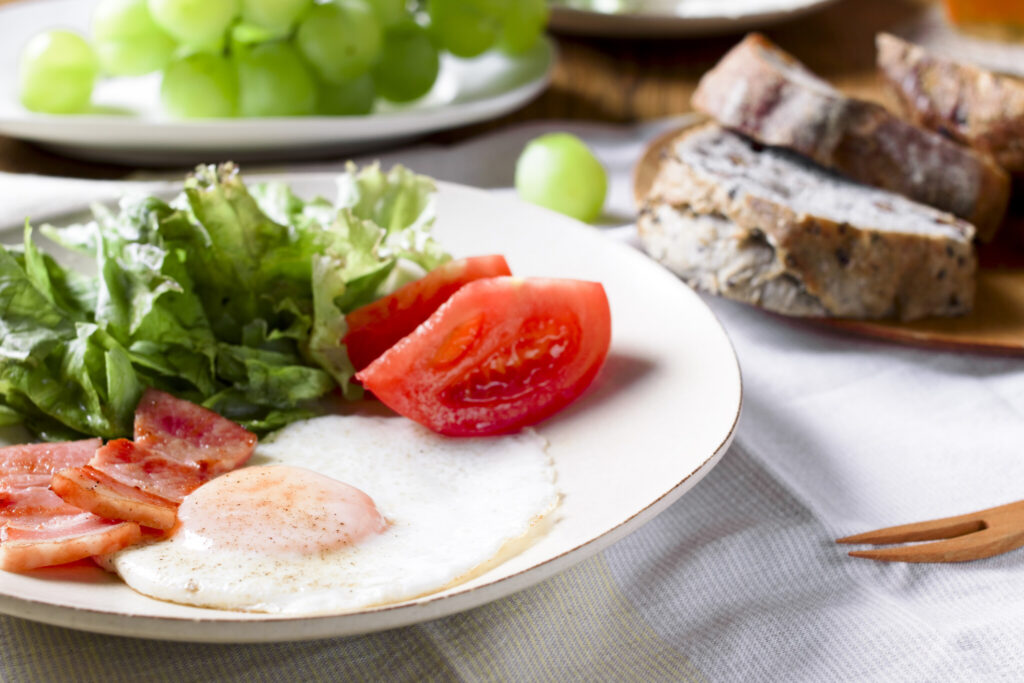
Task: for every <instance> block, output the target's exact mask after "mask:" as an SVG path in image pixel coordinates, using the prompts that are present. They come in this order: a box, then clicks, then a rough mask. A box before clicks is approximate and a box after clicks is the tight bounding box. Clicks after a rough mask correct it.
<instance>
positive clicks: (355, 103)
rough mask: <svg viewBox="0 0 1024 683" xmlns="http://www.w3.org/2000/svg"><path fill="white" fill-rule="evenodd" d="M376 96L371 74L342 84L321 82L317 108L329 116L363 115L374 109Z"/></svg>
mask: <svg viewBox="0 0 1024 683" xmlns="http://www.w3.org/2000/svg"><path fill="white" fill-rule="evenodd" d="M376 96H377V92H376V88H375V87H374V85H373V77H372V76H371V75H370V74H363V75H362V76H360V77H359V78H357V79H355V80H353V81H349V82H348V83H343V84H341V85H335V84H334V83H323V82H321V83H320V84H319V99H318V100H317V106H316V110H317V113H319V114H326V115H328V116H363V115H365V114H369V113H370V112H371V111H373V100H374V99H375V98H376Z"/></svg>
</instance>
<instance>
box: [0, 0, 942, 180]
mask: <svg viewBox="0 0 1024 683" xmlns="http://www.w3.org/2000/svg"><path fill="white" fill-rule="evenodd" d="M13 1H18V2H31V1H32V0H0V4H3V3H6V2H13ZM926 4H927V2H926V0H840V2H838V3H837V4H834V5H831V6H829V7H827V8H825V9H823V10H821V11H818V12H816V13H814V14H811V15H809V16H807V17H804V18H801V19H798V20H795V21H793V22H790V23H788V24H783V25H780V26H776V27H773V28H769V29H767V30H766V31H765V33H767V34H768V35H769V36H770V37H771V38H772V39H773V40H775V41H776V42H778V43H779V44H780V45H782V46H783V47H784V48H785V49H787V50H789V51H791V52H792V53H793V54H794V55H796V56H797V57H798V58H799V59H801V60H802V61H804V62H805V63H806V64H807V65H808V66H810V67H811V68H812V69H813V70H815V71H817V72H818V73H819V74H820V75H822V76H823V77H825V78H827V79H828V80H830V81H832V82H833V83H835V84H836V85H838V86H839V87H840V88H842V89H844V90H846V91H848V92H851V93H854V94H857V95H860V96H862V97H875V96H876V93H877V84H876V79H875V70H874V36H875V34H876V33H877V32H878V31H880V30H884V29H886V28H888V27H892V26H896V25H899V24H901V23H904V22H907V21H910V20H911V19H912V18H913V17H914V16H916V15H917V14H918V13H919V12H921V11H923V9H924V6H925V5H926ZM736 40H737V36H724V37H716V38H705V39H694V38H687V39H672V40H653V41H652V40H646V41H639V40H628V41H615V40H597V39H583V38H575V37H572V38H570V37H558V43H559V48H560V59H559V63H558V65H557V67H556V69H555V73H554V80H553V83H552V85H551V88H550V89H549V90H547V91H546V92H545V93H544V94H543V95H541V96H540V97H539V98H538V99H537V100H536V101H534V102H533V103H531V104H529V105H527V106H526V107H525V108H523V109H521V110H520V111H517V112H515V113H513V114H510V115H509V116H506V117H504V118H502V119H499V120H497V121H491V122H488V123H485V124H480V125H475V126H469V127H467V128H462V129H459V130H456V131H448V132H445V133H442V134H438V135H435V136H434V139H437V140H440V141H442V142H445V141H454V140H459V139H463V138H465V137H468V136H471V135H473V134H476V133H479V132H481V131H483V130H488V129H491V128H495V127H498V126H502V125H506V124H508V123H510V122H516V121H525V120H533V119H590V120H600V121H612V122H623V123H626V122H631V121H638V120H646V119H655V118H660V117H665V116H670V115H675V114H680V113H683V112H685V111H687V110H689V108H690V107H689V100H690V95H691V93H692V92H693V90H694V88H695V87H696V85H697V80H698V79H699V78H700V76H701V74H703V73H704V72H705V71H706V70H707V69H708V68H710V67H711V66H712V65H713V64H714V63H715V62H716V61H717V60H718V59H719V58H720V57H721V56H722V55H723V54H724V53H725V52H726V51H727V50H728V49H729V48H730V47H731V46H732V45H733V44H734V43H735V42H736ZM132 170H133V169H132V168H126V167H123V166H111V165H104V164H95V163H88V162H82V161H75V160H71V159H67V158H64V157H60V156H58V155H55V154H52V153H49V152H45V151H43V150H41V149H39V148H37V147H34V146H32V145H29V144H26V143H23V142H18V141H16V140H12V139H10V138H6V137H3V136H0V171H14V172H21V173H42V174H50V175H68V176H81V177H90V178H116V177H120V176H124V175H126V174H127V173H130V172H131V171H132Z"/></svg>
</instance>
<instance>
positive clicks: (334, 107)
mask: <svg viewBox="0 0 1024 683" xmlns="http://www.w3.org/2000/svg"><path fill="white" fill-rule="evenodd" d="M547 16H548V10H547V3H546V0H421V1H417V0H100V1H99V3H98V5H97V6H96V9H95V11H94V13H93V17H92V36H91V41H90V40H87V39H86V38H85V37H83V36H80V35H78V34H76V33H73V32H70V31H63V30H55V31H47V32H45V33H41V34H39V35H37V36H35V37H34V38H32V40H31V41H29V43H28V45H26V47H25V49H24V51H23V53H22V56H21V65H20V86H21V101H22V104H23V105H24V106H25V107H26V108H27V109H30V110H32V111H37V112H44V113H51V114H70V113H79V112H84V111H88V109H89V107H90V100H91V97H92V91H93V87H94V85H95V83H96V81H97V79H98V78H101V77H117V76H138V75H142V74H148V73H151V72H154V71H160V72H161V74H162V83H161V88H160V95H161V100H162V102H163V105H164V108H165V109H166V111H167V112H168V113H169V114H170V115H172V116H175V117H179V118H199V117H227V116H300V115H305V114H327V115H360V114H367V113H369V112H370V111H371V110H372V109H373V105H374V102H375V101H376V99H377V98H378V97H380V98H383V99H386V100H389V101H391V102H409V101H412V100H416V99H418V98H420V97H423V96H424V95H425V94H427V92H429V91H430V89H431V88H432V87H433V85H434V82H435V81H436V80H437V74H438V70H439V68H440V52H442V51H447V52H450V53H451V54H453V55H455V56H457V57H463V58H470V57H476V56H478V55H480V54H483V53H484V52H487V51H488V50H492V49H497V50H501V51H503V52H506V53H508V54H513V55H515V54H521V53H524V52H526V51H528V50H530V49H531V48H532V47H533V46H534V45H535V44H536V42H537V41H538V39H539V38H540V36H541V33H542V32H543V30H544V26H545V24H546V22H547Z"/></svg>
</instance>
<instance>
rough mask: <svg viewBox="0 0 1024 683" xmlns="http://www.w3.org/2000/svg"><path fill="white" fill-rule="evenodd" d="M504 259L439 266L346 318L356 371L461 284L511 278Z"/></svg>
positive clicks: (347, 344)
mask: <svg viewBox="0 0 1024 683" xmlns="http://www.w3.org/2000/svg"><path fill="white" fill-rule="evenodd" d="M511 274H512V271H511V270H509V267H508V263H506V262H505V257H504V256H499V255H493V256H473V257H470V258H464V259H458V260H455V261H449V262H448V263H445V264H442V265H440V266H438V267H437V268H435V269H434V270H432V271H430V272H429V273H427V274H426V275H424V276H423V277H422V278H420V279H419V280H416V281H415V282H410V283H409V284H407V285H405V286H404V287H401V288H400V289H398V290H397V291H395V292H393V293H391V294H389V295H388V296H385V297H381V298H380V299H378V300H377V301H374V302H373V303H370V304H367V305H366V306H363V307H361V308H357V309H356V310H354V311H352V312H351V313H349V314H348V315H347V316H345V322H346V323H347V324H348V332H347V333H346V334H345V337H344V338H343V339H342V340H341V341H342V343H343V344H345V347H346V349H347V350H348V357H349V360H351V361H352V365H354V366H355V369H356V370H362V369H363V368H365V367H366V366H367V365H369V364H370V363H371V362H373V360H374V359H376V358H377V357H378V356H380V355H381V354H382V353H384V352H385V351H387V350H388V349H390V348H391V347H392V346H394V345H395V344H396V343H397V342H398V340H399V339H401V338H402V337H404V336H406V335H407V334H409V333H410V332H412V331H413V330H415V329H416V328H417V327H418V326H419V324H420V323H422V322H423V321H424V320H426V319H427V318H429V317H430V314H431V313H433V312H434V311H436V310H437V308H438V306H440V305H441V304H443V303H444V302H445V301H447V300H448V298H449V297H450V296H451V295H452V294H454V293H455V292H457V291H458V290H459V289H460V288H461V287H462V286H463V285H465V284H467V283H469V282H472V281H474V280H479V279H481V278H486V277H497V276H499V275H511Z"/></svg>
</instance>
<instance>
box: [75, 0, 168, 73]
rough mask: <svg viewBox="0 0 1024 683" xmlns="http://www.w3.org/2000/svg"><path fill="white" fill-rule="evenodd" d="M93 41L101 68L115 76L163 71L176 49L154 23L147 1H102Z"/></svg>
mask: <svg viewBox="0 0 1024 683" xmlns="http://www.w3.org/2000/svg"><path fill="white" fill-rule="evenodd" d="M92 38H93V41H94V42H95V44H96V56H97V57H99V60H100V68H101V69H103V71H104V72H105V73H108V74H110V75H112V76H138V75H140V74H148V73H149V72H151V71H159V70H160V69H162V68H164V67H165V66H166V65H167V63H168V62H170V61H171V56H172V55H173V54H174V49H175V47H176V44H175V42H174V38H171V36H169V35H168V34H167V33H166V32H165V31H164V30H163V29H162V28H160V27H159V26H157V24H156V22H155V21H153V17H152V15H151V14H150V13H149V7H148V6H147V4H146V0H100V3H99V4H98V5H96V9H95V10H94V11H93V13H92Z"/></svg>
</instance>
